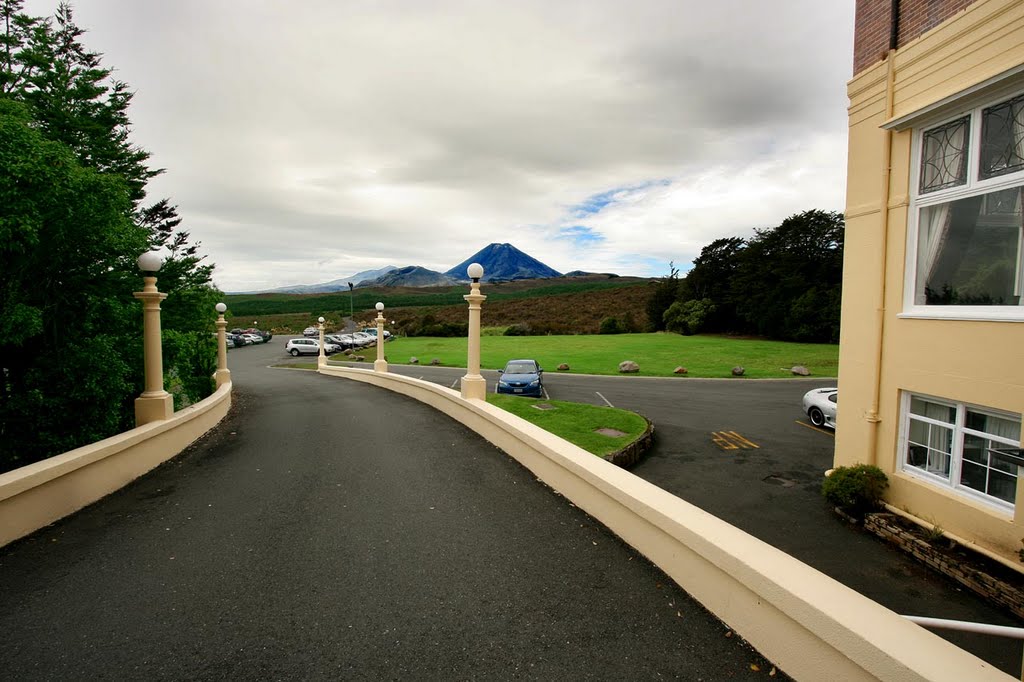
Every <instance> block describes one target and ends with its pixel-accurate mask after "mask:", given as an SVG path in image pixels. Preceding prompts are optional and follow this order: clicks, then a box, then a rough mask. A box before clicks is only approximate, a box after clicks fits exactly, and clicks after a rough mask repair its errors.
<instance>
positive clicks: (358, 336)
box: [352, 332, 377, 348]
mask: <svg viewBox="0 0 1024 682" xmlns="http://www.w3.org/2000/svg"><path fill="white" fill-rule="evenodd" d="M352 339H353V340H354V341H355V342H356V345H357V346H359V347H360V348H362V347H363V346H369V345H370V344H371V343H377V337H376V336H372V335H370V334H367V333H366V332H352Z"/></svg>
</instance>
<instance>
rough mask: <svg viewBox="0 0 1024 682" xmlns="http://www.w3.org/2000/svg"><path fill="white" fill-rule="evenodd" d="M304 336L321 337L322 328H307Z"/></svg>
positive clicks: (303, 332) (303, 331)
mask: <svg viewBox="0 0 1024 682" xmlns="http://www.w3.org/2000/svg"><path fill="white" fill-rule="evenodd" d="M302 335H303V336H320V327H306V328H305V329H303V330H302Z"/></svg>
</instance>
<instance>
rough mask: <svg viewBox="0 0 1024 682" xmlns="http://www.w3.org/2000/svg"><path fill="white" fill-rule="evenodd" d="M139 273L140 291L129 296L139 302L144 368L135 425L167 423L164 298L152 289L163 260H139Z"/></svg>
mask: <svg viewBox="0 0 1024 682" xmlns="http://www.w3.org/2000/svg"><path fill="white" fill-rule="evenodd" d="M138 265H139V270H141V271H142V283H143V286H142V291H136V292H135V293H133V294H132V296H134V297H135V298H137V299H139V300H140V301H142V351H143V357H144V364H145V374H146V379H145V390H144V391H143V392H142V394H141V395H140V396H139V397H138V398H136V399H135V425H136V426H142V425H143V424H149V423H150V422H155V421H160V420H161V419H170V418H171V416H172V415H173V414H174V399H173V398H172V397H171V394H170V393H168V392H167V391H165V390H164V358H163V345H162V343H161V340H160V301H162V300H164V299H165V298H167V294H161V293H160V292H159V291H157V288H156V273H157V272H158V271H159V270H160V266H161V265H163V258H161V257H160V254H158V253H156V252H154V251H146V252H145V253H144V254H142V255H141V256H139V260H138Z"/></svg>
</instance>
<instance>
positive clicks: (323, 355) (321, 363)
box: [316, 317, 327, 367]
mask: <svg viewBox="0 0 1024 682" xmlns="http://www.w3.org/2000/svg"><path fill="white" fill-rule="evenodd" d="M317 322H318V323H319V325H318V326H319V327H320V355H319V356H318V357H317V359H316V366H317V367H323V366H324V365H326V364H327V354H326V353H324V318H322V317H321V318H318V319H317Z"/></svg>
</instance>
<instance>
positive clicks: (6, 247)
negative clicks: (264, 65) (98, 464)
mask: <svg viewBox="0 0 1024 682" xmlns="http://www.w3.org/2000/svg"><path fill="white" fill-rule="evenodd" d="M22 7H23V2H22V0H0V272H2V273H3V279H2V280H0V471H5V470H8V469H12V468H15V467H18V466H22V465H24V464H28V463H30V462H33V461H37V460H39V459H43V458H45V457H48V456H51V455H53V454H57V453H59V452H63V451H66V450H68V449H72V448H75V447H78V446H81V445H84V444H86V443H91V442H94V441H96V440H100V439H102V438H106V437H108V436H111V435H113V434H115V433H118V432H121V431H123V430H126V429H128V428H131V427H132V426H134V408H133V401H134V398H135V397H136V396H138V394H139V393H140V392H141V391H142V389H143V376H142V373H143V363H142V314H141V304H140V303H139V302H138V301H136V300H135V299H134V298H133V297H132V292H133V291H138V290H140V289H141V286H142V281H141V278H140V273H139V271H138V268H137V267H136V264H135V261H136V259H137V258H138V256H139V255H140V254H141V253H143V252H144V251H146V250H147V249H161V250H162V251H163V252H164V254H165V255H167V258H166V260H165V263H164V265H163V267H162V268H161V270H160V272H159V287H160V290H161V291H163V292H164V293H167V294H169V296H168V298H167V300H166V301H164V303H163V305H162V308H163V314H162V326H163V330H164V339H163V340H164V371H165V388H167V390H169V391H170V392H171V393H172V394H173V395H174V396H175V403H176V406H180V405H182V404H184V403H188V402H195V401H197V400H200V399H202V398H203V397H205V396H207V395H209V394H210V393H211V392H212V391H213V381H212V378H211V375H212V374H213V372H214V370H215V369H216V344H215V341H214V338H213V335H212V332H213V331H214V326H213V315H214V313H213V306H214V305H215V304H216V302H217V300H218V299H219V296H220V294H219V292H217V291H216V289H215V288H214V287H213V286H212V284H211V276H212V272H213V265H212V264H208V263H206V262H205V256H203V255H202V254H201V253H200V252H199V247H200V245H199V244H198V243H193V242H192V241H191V239H190V235H189V233H188V232H187V231H185V230H183V229H181V218H180V217H179V215H178V212H177V208H176V207H175V206H174V205H173V204H171V203H170V201H169V200H168V199H166V198H159V199H151V198H150V197H148V196H147V192H146V187H147V183H148V182H149V181H150V180H151V179H152V178H154V177H156V176H157V175H159V174H160V173H162V172H163V171H162V170H161V169H155V168H152V167H150V165H149V156H150V155H149V153H148V152H147V151H145V150H144V149H142V148H141V147H139V146H137V145H135V144H133V143H132V142H131V140H130V132H131V123H130V120H129V117H128V108H129V105H130V103H131V100H132V92H131V91H130V90H129V87H128V85H127V84H125V83H123V82H121V81H118V80H116V79H114V78H112V70H111V69H110V68H108V67H105V66H103V65H102V63H101V58H100V55H99V54H98V53H95V52H90V51H89V50H87V49H86V48H85V46H84V45H83V43H82V41H81V37H82V35H83V34H84V30H83V29H82V28H80V27H78V26H77V25H76V24H75V22H74V19H73V15H72V9H71V7H70V6H69V5H67V4H61V5H60V6H59V8H58V9H57V11H56V13H55V15H54V16H53V17H52V18H42V17H32V16H29V15H27V14H25V13H24V12H23V11H22Z"/></svg>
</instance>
